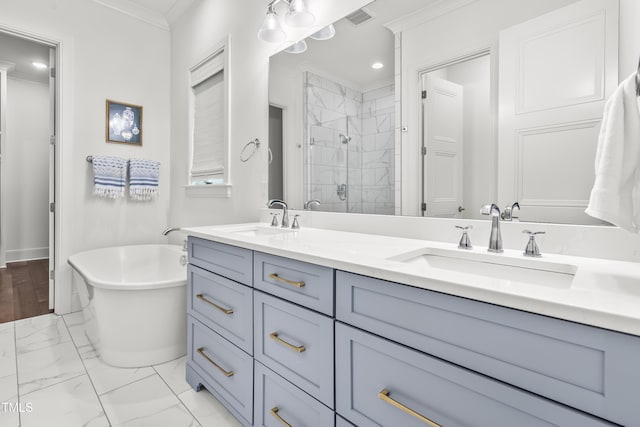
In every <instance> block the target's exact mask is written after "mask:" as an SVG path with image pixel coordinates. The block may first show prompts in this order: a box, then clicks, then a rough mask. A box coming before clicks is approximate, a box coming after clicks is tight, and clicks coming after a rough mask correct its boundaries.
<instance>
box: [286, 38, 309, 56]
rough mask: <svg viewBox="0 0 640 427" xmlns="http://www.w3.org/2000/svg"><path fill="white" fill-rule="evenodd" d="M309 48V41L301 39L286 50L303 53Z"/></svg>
mask: <svg viewBox="0 0 640 427" xmlns="http://www.w3.org/2000/svg"><path fill="white" fill-rule="evenodd" d="M306 50H307V42H305V41H304V40H300V41H297V42H295V43H294V44H292V45H291V46H289V47H288V48H286V49H285V50H284V51H285V52H287V53H302V52H304V51H306Z"/></svg>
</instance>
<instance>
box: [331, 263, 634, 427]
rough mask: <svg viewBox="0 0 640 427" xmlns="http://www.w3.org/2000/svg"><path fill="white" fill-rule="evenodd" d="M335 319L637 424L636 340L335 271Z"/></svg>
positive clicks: (519, 385)
mask: <svg viewBox="0 0 640 427" xmlns="http://www.w3.org/2000/svg"><path fill="white" fill-rule="evenodd" d="M336 317H337V319H338V320H340V321H343V322H346V323H349V324H351V325H354V326H356V327H359V328H362V329H365V330H367V331H370V332H373V333H375V334H378V335H381V336H383V337H386V338H389V339H391V340H394V341H397V342H399V343H402V344H405V345H408V346H411V347H413V348H416V349H418V350H421V351H423V352H425V353H428V354H430V355H434V356H436V357H439V358H441V359H444V360H447V361H449V362H453V363H455V364H458V365H460V366H463V367H465V368H468V369H471V370H474V371H476V372H480V373H482V374H485V375H487V376H489V377H493V378H496V379H499V380H501V381H504V382H506V383H509V384H512V385H515V386H518V387H520V388H522V389H525V390H528V391H531V392H534V393H537V394H539V395H542V396H545V397H548V398H550V399H553V400H555V401H558V402H561V403H564V404H566V405H568V406H572V407H574V408H578V409H580V410H582V411H585V412H588V413H591V414H593V415H596V416H599V417H602V418H604V419H607V420H610V421H613V422H616V423H620V424H622V425H626V426H639V425H640V405H639V404H638V403H639V402H640V400H639V399H638V396H640V362H639V361H640V338H639V337H634V336H630V335H626V334H622V333H617V332H613V331H609V330H604V329H600V328H596V327H591V326H587V325H582V324H577V323H573V322H568V321H563V320H559V319H554V318H549V317H545V316H541V315H537V314H532V313H527V312H523V311H519V310H514V309H509V308H505V307H500V306H495V305H492V304H487V303H482V302H478V301H472V300H468V299H465V298H460V297H454V296H451V295H446V294H442V293H438V292H432V291H428V290H425V289H419V288H415V287H411V286H406V285H399V284H397V283H391V282H387V281H383V280H379V279H374V278H370V277H365V276H359V275H355V274H352V273H346V272H342V271H339V272H337V274H336ZM338 399H339V398H338ZM564 425H568V424H564ZM576 425H577V424H576Z"/></svg>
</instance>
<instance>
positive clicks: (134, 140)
mask: <svg viewBox="0 0 640 427" xmlns="http://www.w3.org/2000/svg"><path fill="white" fill-rule="evenodd" d="M106 111H107V118H106V138H107V142H114V143H118V144H131V145H139V146H142V106H140V105H133V104H127V103H124V102H118V101H113V100H110V99H107V105H106Z"/></svg>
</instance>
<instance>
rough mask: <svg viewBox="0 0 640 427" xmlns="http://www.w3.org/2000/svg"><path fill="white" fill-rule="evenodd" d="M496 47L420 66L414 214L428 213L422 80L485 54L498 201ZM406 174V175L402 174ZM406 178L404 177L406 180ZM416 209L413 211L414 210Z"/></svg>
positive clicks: (491, 171)
mask: <svg viewBox="0 0 640 427" xmlns="http://www.w3.org/2000/svg"><path fill="white" fill-rule="evenodd" d="M497 52H498V50H497V45H496V44H495V43H491V44H487V45H484V46H482V47H479V48H477V49H474V50H471V51H468V52H466V53H462V54H459V55H455V56H451V57H449V58H448V59H440V60H438V61H434V62H433V63H431V64H430V65H426V66H423V67H420V68H419V69H418V70H417V74H416V77H417V82H418V88H419V91H420V92H419V93H418V94H417V98H418V101H419V108H418V112H419V119H418V120H419V125H420V126H419V132H420V136H419V137H418V138H417V144H416V146H415V151H414V152H415V153H417V154H418V155H417V156H416V157H415V158H416V159H417V160H416V163H417V164H416V165H415V166H414V167H415V169H416V170H417V171H419V174H418V175H419V176H420V182H419V185H417V186H416V188H415V200H416V202H415V215H417V216H424V214H425V212H424V211H422V203H424V202H425V200H424V194H425V188H424V178H425V158H424V155H423V154H422V149H423V147H425V140H424V130H425V122H424V108H425V103H424V102H422V101H423V100H422V91H423V90H425V88H424V87H423V81H424V79H423V77H424V75H425V74H427V73H430V72H432V71H436V70H439V69H442V68H446V67H449V66H451V65H455V64H459V63H461V62H465V61H469V60H472V59H476V58H480V57H483V56H486V55H489V61H490V64H491V65H490V66H491V70H490V84H491V88H490V102H491V110H490V112H489V117H490V118H489V127H490V135H491V136H490V137H491V141H492V142H493V147H494V153H493V156H492V157H493V164H491V165H487V173H489V174H491V175H492V180H493V182H494V185H493V188H492V189H491V193H492V195H493V199H495V196H496V194H497V176H498V171H497V168H496V167H495V165H497V156H498V153H497V145H498V138H497V136H498V129H497V123H498V122H497V118H498V69H497V66H498V58H497V57H496V56H497ZM404 166H405V165H403V170H404ZM403 174H404V172H403ZM403 178H404V177H403ZM488 203H491V202H490V201H488ZM412 210H413V209H412ZM403 215H407V213H405V212H403Z"/></svg>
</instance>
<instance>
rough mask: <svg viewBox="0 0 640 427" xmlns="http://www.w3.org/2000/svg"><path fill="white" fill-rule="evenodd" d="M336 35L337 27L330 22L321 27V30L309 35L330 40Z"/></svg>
mask: <svg viewBox="0 0 640 427" xmlns="http://www.w3.org/2000/svg"><path fill="white" fill-rule="evenodd" d="M335 35H336V29H335V28H334V27H333V24H329V25H327V26H326V27H324V28H321V29H320V30H318V31H316V32H315V33H313V34H311V35H310V36H309V37H311V38H312V39H314V40H329V39H330V38H332V37H333V36H335Z"/></svg>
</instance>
